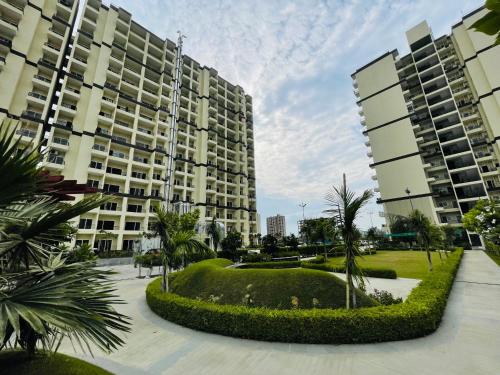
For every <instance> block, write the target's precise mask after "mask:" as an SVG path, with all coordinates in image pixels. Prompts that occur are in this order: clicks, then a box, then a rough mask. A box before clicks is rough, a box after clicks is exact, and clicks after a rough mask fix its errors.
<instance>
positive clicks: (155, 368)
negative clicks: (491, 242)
mask: <svg viewBox="0 0 500 375" xmlns="http://www.w3.org/2000/svg"><path fill="white" fill-rule="evenodd" d="M148 282H149V280H147V279H146V280H138V279H129V280H123V281H121V282H120V283H119V284H118V289H119V292H120V294H121V295H122V296H123V298H125V299H126V300H127V302H129V303H128V304H127V305H124V306H120V311H122V312H124V313H126V314H128V315H130V316H132V317H133V319H134V328H133V331H132V333H130V334H129V335H128V337H127V338H126V342H127V345H126V346H125V347H124V348H122V349H121V350H119V351H118V352H116V353H113V354H111V355H109V356H105V355H102V354H101V353H99V352H95V353H94V354H95V358H94V359H92V358H89V357H82V358H84V359H86V360H88V361H91V362H94V363H96V364H97V365H99V366H102V367H104V368H106V369H108V370H109V371H112V372H114V373H115V374H119V375H132V374H133V375H146V374H155V375H156V374H168V375H175V374H179V375H188V374H203V375H212V374H213V375H225V374H237V375H254V374H255V375H257V374H258V375H268V374H269V375H270V374H273V375H274V374H287V375H288V374H290V375H295V374H297V375H305V374H307V375H309V374H311V375H325V374H341V375H351V374H360V375H378V374H380V375H391V374H404V375H413V374H415V375H427V374H428V375H442V374H453V375H461V374H463V375H498V374H500V267H498V266H497V265H496V264H495V263H493V261H492V260H491V259H489V258H488V257H487V256H486V255H485V254H484V253H483V252H479V251H472V252H466V254H465V257H464V260H463V263H462V266H461V268H460V270H459V273H458V275H457V279H456V282H455V285H454V287H453V290H452V292H451V295H450V298H449V301H448V308H447V309H446V313H445V316H444V320H443V322H442V323H441V327H440V328H439V330H438V331H437V332H436V333H434V334H432V335H430V336H427V337H424V338H420V339H416V340H408V341H399V342H388V343H379V344H365V345H304V344H283V343H268V342H259V341H250V340H241V339H235V338H230V337H223V336H218V335H213V334H207V333H202V332H197V331H194V330H191V329H188V328H184V327H181V326H178V325H175V324H172V323H170V322H168V321H165V320H162V319H160V318H159V317H157V316H156V315H155V314H154V313H152V312H151V311H150V310H149V308H148V306H147V305H146V303H145V297H144V288H145V286H146V284H147V283H148ZM62 351H64V352H66V353H68V354H71V355H74V352H73V350H72V349H71V347H70V346H68V345H65V346H64V347H63V349H62Z"/></svg>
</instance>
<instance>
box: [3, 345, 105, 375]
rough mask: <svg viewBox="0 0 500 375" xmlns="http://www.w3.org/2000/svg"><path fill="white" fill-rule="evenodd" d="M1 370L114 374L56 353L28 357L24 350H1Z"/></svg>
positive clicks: (12, 374) (38, 374) (16, 374)
mask: <svg viewBox="0 0 500 375" xmlns="http://www.w3.org/2000/svg"><path fill="white" fill-rule="evenodd" d="M0 371H1V373H2V374H5V375H21V374H22V375H70V374H71V375H113V374H112V373H111V372H108V371H106V370H103V369H102V368H100V367H97V366H94V365H92V364H90V363H87V362H85V361H82V360H80V359H76V358H73V357H69V356H67V355H64V354H59V353H56V354H55V355H53V356H50V357H48V356H46V355H43V354H37V355H35V356H34V357H33V358H28V357H27V356H26V354H25V353H24V352H22V351H13V350H9V351H2V352H0Z"/></svg>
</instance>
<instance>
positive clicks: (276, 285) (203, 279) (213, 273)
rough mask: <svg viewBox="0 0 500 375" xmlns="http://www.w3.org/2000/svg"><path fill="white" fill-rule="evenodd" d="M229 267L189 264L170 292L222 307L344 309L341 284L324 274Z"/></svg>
mask: <svg viewBox="0 0 500 375" xmlns="http://www.w3.org/2000/svg"><path fill="white" fill-rule="evenodd" d="M230 264H232V262H231V261H229V260H227V259H211V260H205V261H202V262H199V263H196V264H192V265H190V266H189V267H187V268H186V269H185V270H183V271H181V272H178V273H176V276H175V278H174V279H173V281H172V284H171V287H172V292H173V293H175V294H178V295H181V296H183V297H188V298H192V299H200V300H203V301H212V302H216V303H219V304H223V305H248V306H254V307H267V308H277V309H292V308H294V307H298V308H306V309H309V308H312V307H318V308H339V307H344V306H345V283H344V282H343V281H342V280H340V279H339V278H338V277H335V276H334V275H331V274H329V273H327V272H324V271H317V270H310V269H300V268H297V269H235V268H232V269H227V268H224V267H225V266H228V265H230ZM158 282H159V280H158ZM357 298H358V304H359V305H360V306H373V305H374V304H376V303H375V301H373V300H372V299H371V298H369V297H367V296H366V295H365V294H363V293H362V292H361V291H358V293H357ZM292 301H293V302H292Z"/></svg>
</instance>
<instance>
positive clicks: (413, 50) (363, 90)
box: [352, 8, 500, 245]
mask: <svg viewBox="0 0 500 375" xmlns="http://www.w3.org/2000/svg"><path fill="white" fill-rule="evenodd" d="M484 14H486V10H484V9H483V8H480V9H477V10H475V11H473V12H471V13H469V14H468V15H466V16H464V17H463V19H462V21H461V22H459V23H458V24H456V25H454V26H453V27H452V31H451V33H450V34H449V35H444V36H441V37H439V38H434V37H433V35H432V32H431V29H430V28H429V26H428V25H427V23H426V22H422V23H420V24H419V25H417V26H415V27H414V28H412V29H411V30H409V31H408V32H407V33H406V37H407V40H408V44H409V46H410V53H408V54H407V55H405V56H402V57H400V56H399V55H398V51H397V50H394V51H392V52H388V53H386V54H384V55H382V56H380V57H379V58H378V59H376V60H374V61H372V62H370V63H369V64H367V65H365V66H363V67H362V68H360V69H358V70H357V71H356V72H355V73H353V75H352V78H353V84H354V88H355V89H354V92H355V94H356V96H357V97H358V102H357V103H358V105H359V106H360V111H359V113H360V115H361V116H362V117H361V124H362V126H363V128H364V134H365V135H366V136H367V137H368V140H367V141H366V145H367V146H368V147H369V148H370V151H369V152H368V156H369V157H371V158H373V162H372V164H370V166H371V167H372V168H373V169H374V170H375V173H376V174H375V175H374V176H373V179H374V180H376V181H377V183H378V188H377V189H376V190H377V191H379V192H380V198H379V199H378V202H379V203H381V204H383V205H384V211H385V215H386V217H387V216H389V217H390V216H391V215H407V214H408V213H409V212H410V210H411V209H413V208H415V209H419V210H421V211H422V212H424V213H425V215H427V216H428V217H429V218H431V219H432V220H433V221H434V222H435V223H437V224H443V225H444V224H451V225H454V226H457V227H460V226H461V218H462V215H463V214H465V213H466V212H467V211H469V210H470V209H471V208H472V207H473V206H474V205H475V203H476V202H477V200H478V199H480V198H488V197H491V198H496V199H498V198H499V197H500V175H499V165H500V164H499V162H500V122H499V118H500V46H494V41H495V38H494V37H492V36H488V35H485V34H482V33H478V32H475V31H473V30H469V26H470V25H472V24H473V23H474V22H475V21H476V20H477V19H479V18H480V17H482V16H484ZM464 236H465V233H464ZM465 238H466V237H465ZM468 239H469V240H470V241H471V243H472V244H473V245H479V244H480V240H479V237H478V236H477V235H474V234H469V236H468Z"/></svg>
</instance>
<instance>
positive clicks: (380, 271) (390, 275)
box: [302, 262, 398, 279]
mask: <svg viewBox="0 0 500 375" xmlns="http://www.w3.org/2000/svg"><path fill="white" fill-rule="evenodd" d="M302 268H310V269H315V270H321V271H327V272H340V273H345V267H344V266H332V265H331V264H327V263H322V264H316V263H312V262H302ZM363 274H364V276H367V277H379V278H382V279H397V278H398V275H397V273H396V271H394V270H392V269H389V268H369V267H365V268H363Z"/></svg>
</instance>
